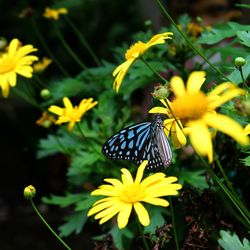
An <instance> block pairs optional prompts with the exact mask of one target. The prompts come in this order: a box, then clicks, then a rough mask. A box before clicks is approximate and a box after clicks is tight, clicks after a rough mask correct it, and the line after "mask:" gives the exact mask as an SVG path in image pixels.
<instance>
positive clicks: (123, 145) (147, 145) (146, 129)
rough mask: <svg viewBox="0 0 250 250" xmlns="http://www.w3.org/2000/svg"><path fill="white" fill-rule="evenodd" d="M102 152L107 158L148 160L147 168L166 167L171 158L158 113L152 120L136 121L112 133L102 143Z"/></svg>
mask: <svg viewBox="0 0 250 250" xmlns="http://www.w3.org/2000/svg"><path fill="white" fill-rule="evenodd" d="M102 152H103V154H104V155H105V156H106V157H108V158H111V159H116V160H121V159H123V160H129V161H133V162H134V163H136V164H140V163H141V162H142V161H143V160H148V161H149V162H148V165H147V168H148V169H157V168H161V167H164V166H165V167H167V166H169V165H170V163H171V159H172V153H171V149H170V146H169V143H168V140H167V137H166V135H165V133H164V131H163V124H162V120H161V118H160V116H159V115H157V116H156V117H155V119H154V121H153V122H142V123H138V124H135V125H132V126H129V127H127V128H125V129H123V130H121V131H120V132H119V133H117V134H115V135H113V136H112V137H111V138H109V139H108V140H107V142H106V143H105V144H104V145H103V149H102Z"/></svg>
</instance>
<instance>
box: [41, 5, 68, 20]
mask: <svg viewBox="0 0 250 250" xmlns="http://www.w3.org/2000/svg"><path fill="white" fill-rule="evenodd" d="M60 14H63V15H66V14H68V10H67V9H66V8H59V9H50V8H49V7H47V8H46V9H45V12H44V13H43V17H45V18H48V19H54V20H58V19H59V15H60Z"/></svg>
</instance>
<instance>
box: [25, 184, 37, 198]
mask: <svg viewBox="0 0 250 250" xmlns="http://www.w3.org/2000/svg"><path fill="white" fill-rule="evenodd" d="M23 195H24V197H25V198H26V199H27V200H30V199H32V198H34V197H35V195H36V189H35V188H34V187H33V186H32V185H29V186H28V187H26V188H25V189H24V191H23Z"/></svg>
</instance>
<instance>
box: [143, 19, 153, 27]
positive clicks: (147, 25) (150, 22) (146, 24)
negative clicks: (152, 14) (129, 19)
mask: <svg viewBox="0 0 250 250" xmlns="http://www.w3.org/2000/svg"><path fill="white" fill-rule="evenodd" d="M144 25H145V26H146V27H151V26H152V21H151V20H146V21H145V22H144Z"/></svg>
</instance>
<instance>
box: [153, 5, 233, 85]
mask: <svg viewBox="0 0 250 250" xmlns="http://www.w3.org/2000/svg"><path fill="white" fill-rule="evenodd" d="M156 1H157V3H158V5H159V7H160V9H161V10H162V12H163V14H164V15H165V16H166V18H167V19H168V20H169V21H170V22H171V24H172V25H173V26H174V27H175V28H176V30H177V31H178V32H179V33H180V35H181V36H182V37H183V39H184V40H185V41H186V43H187V44H188V45H189V47H190V48H191V49H192V50H193V51H194V52H195V53H196V54H198V55H199V56H200V57H201V58H202V59H203V60H204V61H206V62H207V64H208V65H209V66H210V67H211V68H212V69H213V70H214V71H215V72H216V73H218V74H219V75H221V76H222V77H223V78H225V79H226V80H227V81H229V82H230V79H229V78H228V77H227V76H226V75H224V74H223V73H222V72H221V71H220V70H219V69H218V68H216V67H215V66H214V65H213V64H212V63H211V62H210V61H209V60H208V59H207V58H206V57H205V56H204V55H203V53H202V52H201V51H200V50H198V49H197V48H196V47H195V46H194V45H193V44H192V43H191V42H190V41H189V39H188V37H187V36H186V35H185V34H184V33H183V32H182V30H181V29H180V28H179V27H178V25H177V24H176V23H175V21H174V20H173V19H172V17H171V16H170V15H169V14H168V12H167V10H166V9H165V8H164V6H163V5H162V3H161V1H160V0H156Z"/></svg>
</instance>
